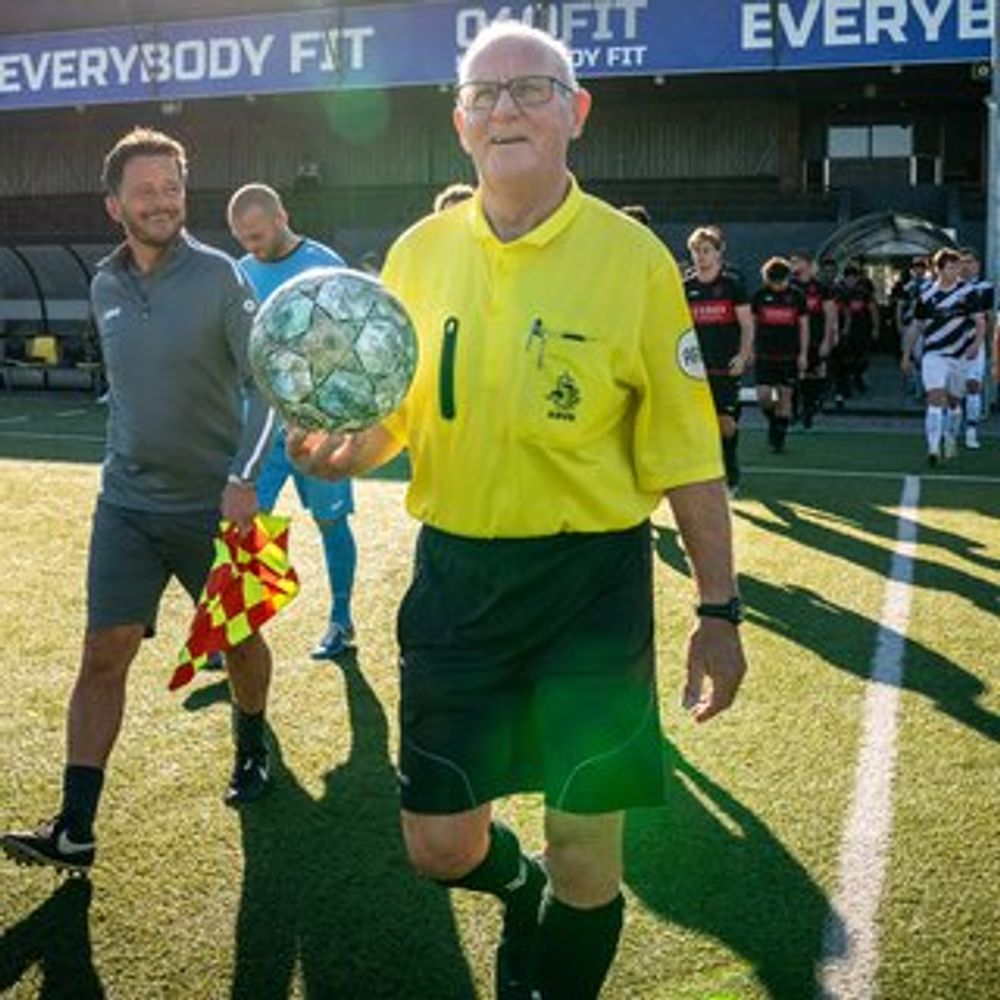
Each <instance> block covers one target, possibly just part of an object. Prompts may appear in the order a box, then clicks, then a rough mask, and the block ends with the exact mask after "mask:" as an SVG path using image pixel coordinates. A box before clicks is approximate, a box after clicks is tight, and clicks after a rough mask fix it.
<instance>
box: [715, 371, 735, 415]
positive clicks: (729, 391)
mask: <svg viewBox="0 0 1000 1000" xmlns="http://www.w3.org/2000/svg"><path fill="white" fill-rule="evenodd" d="M708 387H709V389H711V390H712V402H713V403H714V404H715V412H716V413H727V414H729V416H731V417H732V418H733V419H734V420H739V419H740V380H739V378H738V377H736V376H733V375H716V374H715V373H714V372H709V373H708Z"/></svg>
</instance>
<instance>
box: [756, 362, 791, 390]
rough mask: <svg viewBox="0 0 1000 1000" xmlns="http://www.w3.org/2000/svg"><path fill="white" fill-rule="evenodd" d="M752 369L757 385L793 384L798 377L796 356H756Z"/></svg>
mask: <svg viewBox="0 0 1000 1000" xmlns="http://www.w3.org/2000/svg"><path fill="white" fill-rule="evenodd" d="M754 371H755V375H756V380H757V385H787V386H794V385H795V383H796V382H797V381H798V378H799V366H798V360H797V359H796V358H757V360H756V362H755V363H754Z"/></svg>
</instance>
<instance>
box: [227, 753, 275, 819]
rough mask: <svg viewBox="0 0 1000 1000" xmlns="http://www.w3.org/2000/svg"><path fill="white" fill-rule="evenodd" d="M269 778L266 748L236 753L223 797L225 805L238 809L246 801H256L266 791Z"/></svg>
mask: <svg viewBox="0 0 1000 1000" xmlns="http://www.w3.org/2000/svg"><path fill="white" fill-rule="evenodd" d="M270 780H271V771H270V767H269V762H268V757H267V751H266V750H264V751H261V752H259V753H253V754H249V753H237V755H236V763H235V764H234V765H233V773H232V777H230V779H229V786H228V787H227V788H226V794H225V797H224V801H225V803H226V805H227V806H232V807H233V808H234V809H238V808H239V807H240V806H242V805H245V804H246V803H247V802H254V801H256V800H257V799H259V798H260V797H261V796H262V795H263V794H264V792H265V791H267V786H268V784H269V783H270Z"/></svg>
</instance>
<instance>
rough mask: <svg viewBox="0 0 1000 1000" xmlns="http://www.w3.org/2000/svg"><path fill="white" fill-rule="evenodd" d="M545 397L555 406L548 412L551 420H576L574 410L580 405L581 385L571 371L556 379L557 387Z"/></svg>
mask: <svg viewBox="0 0 1000 1000" xmlns="http://www.w3.org/2000/svg"><path fill="white" fill-rule="evenodd" d="M545 398H546V399H547V400H548V401H549V402H550V403H551V404H552V405H553V407H554V409H551V410H549V412H548V413H547V414H546V416H547V417H548V418H549V420H569V421H572V420H576V414H575V413H574V412H573V411H574V410H575V409H576V408H577V407H578V406H579V405H580V399H581V396H580V387H579V386H578V385H577V384H576V379H574V378H573V376H572V375H571V374H570V373H569V372H563V373H562V374H561V375H560V376H559V378H557V379H556V384H555V388H554V389H553V390H552V391H551V392H550V393H548V394H547V395H546V397H545Z"/></svg>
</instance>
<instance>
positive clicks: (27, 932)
mask: <svg viewBox="0 0 1000 1000" xmlns="http://www.w3.org/2000/svg"><path fill="white" fill-rule="evenodd" d="M91 894H92V887H91V884H90V880H89V879H84V878H70V879H67V880H66V881H65V882H63V884H62V885H61V886H59V888H58V889H56V891H55V892H54V893H52V895H51V896H49V898H48V899H47V900H46V901H45V902H44V903H42V905H41V906H39V907H38V908H37V909H36V910H34V911H32V912H31V913H29V914H28V916H26V917H25V918H24V919H23V920H22V921H21V922H20V923H17V924H15V925H14V926H13V927H11V928H9V929H8V930H6V931H4V933H3V937H0V992H4V991H6V990H8V989H12V988H13V987H14V986H16V985H17V983H18V982H19V981H20V979H21V978H22V976H23V975H24V974H25V972H27V971H28V969H30V968H33V967H34V966H35V965H38V966H40V967H41V973H42V984H41V989H40V991H39V993H38V996H39V997H41V998H42V1000H67V998H73V1000H94V998H97V997H103V996H104V988H103V986H102V985H101V980H100V977H99V976H98V974H97V970H96V969H95V968H94V963H93V959H92V956H91V946H90V916H89V911H90V899H91Z"/></svg>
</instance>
